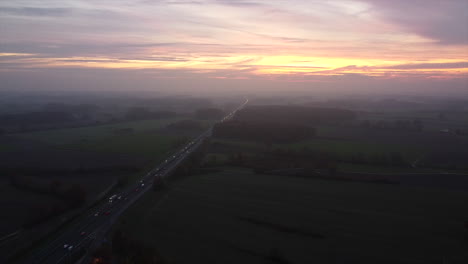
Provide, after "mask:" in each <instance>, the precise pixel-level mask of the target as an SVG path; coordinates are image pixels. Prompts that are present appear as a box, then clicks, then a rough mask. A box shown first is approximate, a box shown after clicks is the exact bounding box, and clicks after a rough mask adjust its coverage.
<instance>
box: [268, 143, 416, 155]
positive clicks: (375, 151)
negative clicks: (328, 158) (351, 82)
mask: <svg viewBox="0 0 468 264" xmlns="http://www.w3.org/2000/svg"><path fill="white" fill-rule="evenodd" d="M277 147H284V146H282V145H277ZM286 147H287V148H291V149H295V150H301V149H302V148H308V149H311V150H316V151H323V152H329V153H335V154H339V155H343V156H349V155H353V154H358V153H359V154H364V155H385V154H389V153H393V152H397V153H402V154H403V156H404V157H405V158H407V159H408V160H414V159H416V158H417V157H419V156H421V155H422V154H423V153H424V150H422V149H418V148H415V147H412V146H406V145H395V144H383V143H380V144H377V143H370V142H359V141H351V140H334V139H312V140H308V141H304V142H298V143H294V144H289V145H287V146H286Z"/></svg>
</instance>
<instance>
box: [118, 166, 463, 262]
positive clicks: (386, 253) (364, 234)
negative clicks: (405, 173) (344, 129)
mask: <svg viewBox="0 0 468 264" xmlns="http://www.w3.org/2000/svg"><path fill="white" fill-rule="evenodd" d="M218 169H219V170H220V171H219V172H216V173H210V174H205V175H199V176H192V177H189V178H186V179H183V180H180V181H178V182H174V183H172V184H171V185H170V187H169V189H168V190H167V191H166V192H164V193H150V194H147V195H146V196H145V197H144V198H143V200H141V201H140V202H139V203H138V204H136V205H135V206H133V207H132V208H131V209H130V210H129V211H128V212H127V213H126V214H125V215H124V216H123V217H122V219H121V221H120V223H119V225H118V226H117V229H120V230H122V231H123V232H126V233H127V234H129V235H130V236H131V237H133V238H135V239H138V240H140V241H143V242H144V243H145V244H146V245H148V246H151V247H153V248H155V249H157V250H158V251H159V252H161V253H162V255H163V256H164V257H165V258H166V259H168V260H172V261H174V262H175V263H182V264H183V263H201V262H204V263H267V262H266V261H272V259H277V260H278V259H281V260H282V261H286V262H284V263H441V262H442V261H448V262H449V263H464V261H466V260H467V259H468V254H467V252H466V250H465V249H466V245H465V244H464V243H465V242H464V240H463V239H464V238H463V236H464V233H463V231H464V230H463V221H464V220H465V219H467V217H468V214H467V212H466V210H465V205H466V204H467V203H468V194H467V193H465V192H449V191H443V190H433V189H423V188H415V187H403V186H397V185H382V184H373V183H358V182H340V181H324V180H319V179H304V178H297V177H283V176H274V175H261V174H254V173H252V172H251V171H250V170H248V169H241V168H232V167H229V168H226V167H223V168H218Z"/></svg>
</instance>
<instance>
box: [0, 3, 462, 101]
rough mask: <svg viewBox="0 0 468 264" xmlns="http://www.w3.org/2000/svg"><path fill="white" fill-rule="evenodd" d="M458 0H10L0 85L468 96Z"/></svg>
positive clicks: (3, 7) (0, 7)
mask: <svg viewBox="0 0 468 264" xmlns="http://www.w3.org/2000/svg"><path fill="white" fill-rule="evenodd" d="M466 10H468V2H467V1H464V0H454V1H437V0H430V1H420V0H418V1H411V2H408V1H403V0H398V1H391V2H389V1H380V0H361V1H354V0H349V1H344V0H332V1H308V2H307V3H303V2H301V1H287V2H286V1H259V0H251V1H229V0H222V1H215V0H206V1H87V0H76V1H67V2H63V1H54V0H47V1H14V2H4V3H1V4H0V21H1V24H2V29H1V31H2V35H3V38H2V41H1V45H0V63H1V65H2V67H1V69H0V79H1V80H2V83H3V85H2V88H1V89H2V90H3V91H15V90H23V91H28V90H30V91H46V90H52V91H54V90H88V91H89V90H90V91H92V90H103V91H134V90H145V91H161V92H172V93H178V94H180V93H182V94H184V93H188V94H198V93H202V94H210V93H214V94H218V93H219V94H223V93H246V92H253V93H271V92H282V93H285V92H295V93H299V92H300V93H304V92H305V93H311V94H313V93H317V94H353V93H356V94H366V93H376V94H402V95H404V94H411V95H413V94H419V95H429V96H443V95H447V96H460V95H463V96H468V26H467V25H468V16H467V15H466Z"/></svg>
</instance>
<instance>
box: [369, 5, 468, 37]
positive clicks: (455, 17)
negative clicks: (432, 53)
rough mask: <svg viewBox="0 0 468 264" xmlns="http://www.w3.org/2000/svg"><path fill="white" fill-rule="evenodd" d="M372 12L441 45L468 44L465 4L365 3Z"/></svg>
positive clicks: (467, 22)
mask: <svg viewBox="0 0 468 264" xmlns="http://www.w3.org/2000/svg"><path fill="white" fill-rule="evenodd" d="M363 1H365V2H368V3H369V4H371V5H372V6H373V8H372V9H371V10H370V11H369V12H371V13H375V14H377V15H378V16H380V17H382V18H383V19H385V20H387V21H389V22H391V23H394V24H396V25H399V26H401V27H402V28H403V29H405V30H407V31H409V32H412V33H415V34H418V35H420V36H423V37H426V38H429V39H432V40H434V41H436V42H438V43H439V44H453V45H467V44H468V26H467V25H468V15H467V12H468V1H466V0H445V1H442V0H411V1H408V0H391V1H389V0H363Z"/></svg>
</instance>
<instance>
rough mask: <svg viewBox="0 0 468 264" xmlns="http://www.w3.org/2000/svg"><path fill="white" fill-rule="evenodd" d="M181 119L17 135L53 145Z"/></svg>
mask: <svg viewBox="0 0 468 264" xmlns="http://www.w3.org/2000/svg"><path fill="white" fill-rule="evenodd" d="M178 120H180V119H179V118H170V119H158V120H142V121H133V122H125V123H117V124H110V125H100V126H92V127H79V128H66V129H55V130H46V131H37V132H28V133H21V134H16V136H17V137H20V138H24V139H28V140H36V141H40V142H44V143H48V144H52V145H65V144H76V143H83V142H94V141H98V140H102V139H106V138H109V136H112V135H114V134H116V131H118V130H119V129H125V128H131V129H133V133H142V132H150V131H153V132H154V131H155V130H159V129H161V128H163V127H164V126H166V125H168V124H170V123H173V122H175V121H178Z"/></svg>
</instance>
